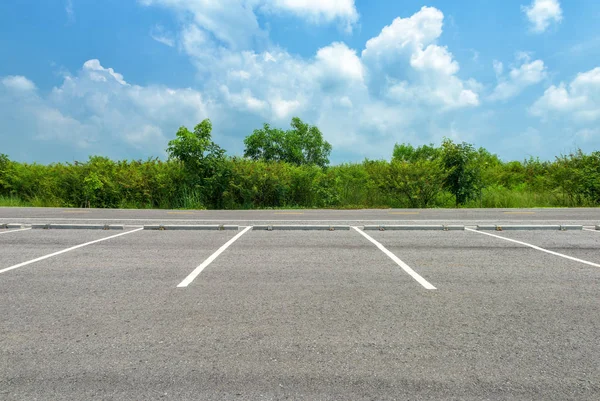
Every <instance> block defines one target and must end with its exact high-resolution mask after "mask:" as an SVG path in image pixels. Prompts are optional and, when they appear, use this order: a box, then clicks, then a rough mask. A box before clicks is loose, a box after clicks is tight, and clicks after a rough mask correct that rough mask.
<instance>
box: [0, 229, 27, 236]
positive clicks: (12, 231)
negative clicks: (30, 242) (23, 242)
mask: <svg viewBox="0 0 600 401" xmlns="http://www.w3.org/2000/svg"><path fill="white" fill-rule="evenodd" d="M27 230H31V227H28V228H19V229H18V230H10V231H3V232H1V233H0V235H2V234H10V233H18V232H19V231H27Z"/></svg>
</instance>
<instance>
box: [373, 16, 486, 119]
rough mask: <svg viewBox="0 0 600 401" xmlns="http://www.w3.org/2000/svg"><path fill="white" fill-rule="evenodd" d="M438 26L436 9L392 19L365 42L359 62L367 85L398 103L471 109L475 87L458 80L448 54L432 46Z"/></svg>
mask: <svg viewBox="0 0 600 401" xmlns="http://www.w3.org/2000/svg"><path fill="white" fill-rule="evenodd" d="M443 22H444V14H443V13H442V12H441V11H440V10H438V9H436V8H433V7H423V8H422V9H421V10H420V11H419V12H417V13H416V14H414V15H413V16H411V17H408V18H396V19H395V20H394V21H393V22H392V24H391V25H389V26H386V27H385V28H383V30H382V31H381V33H380V34H379V35H378V36H377V37H375V38H372V39H370V40H369V41H368V42H367V44H366V47H365V49H364V50H363V52H362V59H363V62H364V63H365V65H367V66H368V68H369V71H370V81H371V82H370V83H371V85H372V87H373V88H377V90H383V91H384V92H387V94H388V95H389V96H388V97H389V99H392V100H397V101H399V102H408V101H410V102H415V101H418V102H422V103H426V104H428V105H438V106H441V107H443V108H446V109H449V108H460V107H468V106H477V105H478V104H479V96H478V94H477V93H476V91H475V90H474V89H475V87H476V86H477V85H474V84H473V83H472V82H471V83H468V82H467V83H465V82H463V81H461V80H460V79H459V78H458V77H457V75H456V74H457V73H458V71H459V69H460V67H459V64H458V62H457V61H456V60H455V59H454V57H453V55H452V53H450V51H449V50H448V48H446V47H444V46H440V45H438V44H436V43H435V42H436V41H437V40H438V39H439V37H440V36H441V35H442V28H443ZM382 78H383V79H382ZM389 82H391V83H392V84H391V85H387V83H389Z"/></svg>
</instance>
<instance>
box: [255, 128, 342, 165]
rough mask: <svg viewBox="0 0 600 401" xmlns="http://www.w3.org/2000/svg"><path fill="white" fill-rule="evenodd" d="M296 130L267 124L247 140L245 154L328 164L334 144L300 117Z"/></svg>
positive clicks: (278, 159)
mask: <svg viewBox="0 0 600 401" xmlns="http://www.w3.org/2000/svg"><path fill="white" fill-rule="evenodd" d="M291 126H292V129H290V130H288V131H283V130H281V129H277V128H271V126H270V125H269V124H264V125H263V128H262V129H257V130H254V132H253V133H252V134H251V135H249V136H247V137H246V139H244V145H246V148H245V150H244V156H245V157H248V158H250V159H252V160H261V161H266V162H272V161H276V162H285V163H290V164H294V165H297V166H301V165H316V166H319V167H325V166H327V165H328V164H329V154H330V153H331V145H330V144H329V143H328V142H327V141H325V140H324V139H323V134H322V133H321V131H319V129H318V128H317V127H315V126H310V125H308V124H306V123H304V122H302V120H300V119H299V118H298V117H294V118H293V119H292V123H291Z"/></svg>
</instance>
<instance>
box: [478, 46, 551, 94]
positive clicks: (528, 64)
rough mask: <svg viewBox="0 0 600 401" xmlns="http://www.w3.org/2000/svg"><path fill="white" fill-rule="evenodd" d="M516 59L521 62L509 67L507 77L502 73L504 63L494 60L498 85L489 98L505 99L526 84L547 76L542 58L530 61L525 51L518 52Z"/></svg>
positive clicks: (535, 82) (521, 90) (530, 84)
mask: <svg viewBox="0 0 600 401" xmlns="http://www.w3.org/2000/svg"><path fill="white" fill-rule="evenodd" d="M517 60H518V61H520V62H522V64H521V65H519V66H514V67H513V68H511V70H510V72H509V73H508V77H505V76H503V75H502V74H503V71H504V65H503V64H502V63H500V62H498V61H494V71H495V72H496V76H497V77H498V85H497V86H496V88H495V89H494V92H493V93H492V95H491V96H490V100H507V99H510V98H512V97H515V96H517V95H518V94H520V93H521V92H523V90H525V88H527V87H528V86H532V85H535V84H537V83H539V82H541V81H542V80H544V79H546V77H547V76H548V71H547V68H546V65H545V64H544V62H543V61H542V60H534V61H531V58H530V56H529V55H528V54H526V53H519V54H518V55H517Z"/></svg>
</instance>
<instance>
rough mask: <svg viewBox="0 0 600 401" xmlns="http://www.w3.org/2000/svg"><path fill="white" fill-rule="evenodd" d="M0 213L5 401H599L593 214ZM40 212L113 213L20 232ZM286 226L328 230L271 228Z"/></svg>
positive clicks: (598, 285)
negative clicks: (82, 226) (208, 227)
mask: <svg viewBox="0 0 600 401" xmlns="http://www.w3.org/2000/svg"><path fill="white" fill-rule="evenodd" d="M0 223H5V224H11V225H12V224H16V226H11V228H4V229H0V256H1V258H0V313H1V315H2V317H3V320H2V325H1V326H0V352H1V353H0V366H2V369H1V370H0V397H1V398H2V399H9V400H12V399H15V400H21V399H91V398H98V399H122V400H130V399H177V400H179V399H316V400H338V399H375V400H380V399H381V400H387V399H390V400H391V399H399V400H402V399H412V400H419V399H456V400H465V399H467V400H468V399H472V400H481V399H548V400H550V399H556V400H564V399H584V400H588V399H589V400H592V399H598V398H599V397H600V348H599V346H598V344H599V343H600V319H599V318H598V316H599V311H600V308H599V306H600V231H597V230H596V229H595V228H596V227H595V226H596V225H597V224H600V215H599V213H598V211H597V210H594V209H589V210H585V209H581V210H574V211H569V210H524V211H510V210H506V211H502V210H496V211H410V210H387V211H259V212H190V211H94V210H91V211H90V210H62V209H52V210H47V209H0ZM52 224H88V225H90V226H101V227H103V225H113V226H119V225H122V226H123V227H122V230H103V229H97V230H96V229H91V228H89V229H73V228H70V229H69V228H67V229H53V228H51V227H52V226H47V227H50V228H49V229H48V228H47V229H43V228H33V229H32V228H30V227H31V226H32V225H33V226H36V225H42V226H44V225H52ZM144 225H146V228H150V226H153V228H159V227H160V228H165V229H164V230H162V229H161V230H149V229H146V230H144V229H143V226H144ZM173 225H180V226H181V225H183V226H190V225H198V226H206V225H216V227H219V226H220V225H223V226H225V225H232V226H233V225H237V226H238V227H237V229H228V230H222V229H221V230H219V229H212V230H205V229H202V230H171V229H169V227H170V226H173ZM298 225H305V226H311V225H312V226H315V227H313V228H321V227H316V226H317V225H319V226H321V225H322V226H324V228H325V229H320V230H315V229H313V230H298V229H294V230H289V229H283V230H282V229H278V228H281V227H282V226H287V227H288V228H290V227H292V226H298ZM161 226H162V227H161ZM269 226H270V227H271V228H272V230H268V227H269ZM330 226H331V227H335V229H334V230H332V231H330V230H329V229H328V227H330ZM365 226H367V228H368V226H374V228H375V229H372V230H368V229H367V230H365V228H366V227H365ZM407 226H412V227H411V229H407ZM417 226H418V227H417ZM425 226H441V227H442V228H441V229H436V230H432V229H427V230H425V229H423V228H424V227H425ZM444 226H446V228H448V227H450V226H463V227H466V228H465V229H464V230H463V229H456V230H455V229H452V230H448V231H444ZM477 226H482V227H483V226H492V227H493V228H494V229H492V230H478V229H477ZM515 226H528V227H529V228H530V229H517V230H511V229H510V227H515ZM536 226H537V227H536ZM540 226H545V227H540ZM548 226H552V227H558V228H556V229H552V230H546V229H540V228H547V227H548ZM561 226H563V228H565V229H566V228H567V227H569V229H566V230H565V231H563V230H561V229H560V227H561ZM572 226H580V227H579V228H575V229H573V227H572ZM581 226H583V229H582V227H581ZM12 227H15V228H12ZM222 228H225V227H222ZM230 228H233V227H230ZM305 228H306V227H305ZM371 228H373V227H371ZM400 228H403V229H400ZM480 228H481V227H480ZM521 228H522V227H521ZM531 228H535V229H531Z"/></svg>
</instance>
